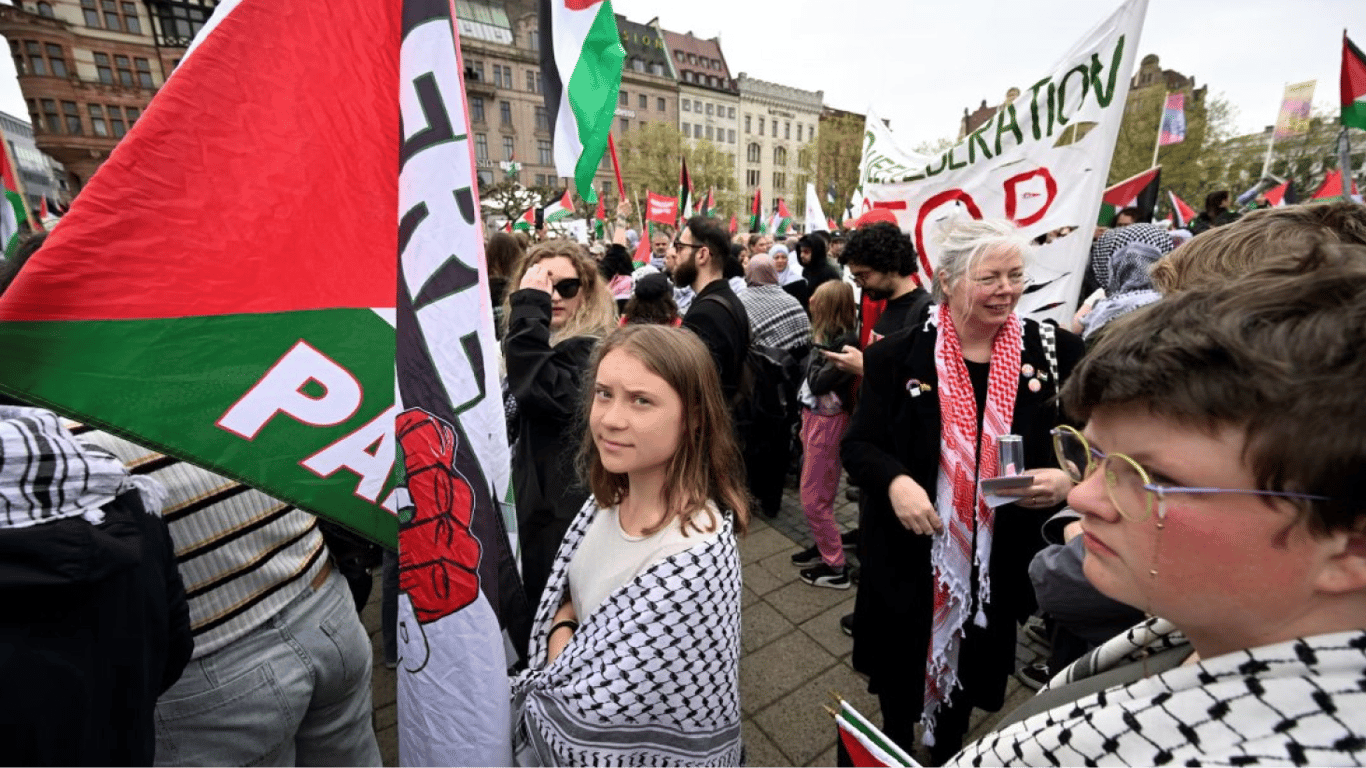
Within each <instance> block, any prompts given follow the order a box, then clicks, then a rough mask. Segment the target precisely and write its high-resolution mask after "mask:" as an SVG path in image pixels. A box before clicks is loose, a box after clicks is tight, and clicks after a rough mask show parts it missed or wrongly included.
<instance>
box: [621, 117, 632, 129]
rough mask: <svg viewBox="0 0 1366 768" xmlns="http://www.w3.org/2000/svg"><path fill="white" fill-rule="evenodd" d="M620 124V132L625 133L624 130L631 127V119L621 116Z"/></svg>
mask: <svg viewBox="0 0 1366 768" xmlns="http://www.w3.org/2000/svg"><path fill="white" fill-rule="evenodd" d="M620 125H621V132H622V133H626V131H628V130H629V129H630V128H631V121H630V120H627V119H626V118H624V117H623V118H621V121H620Z"/></svg>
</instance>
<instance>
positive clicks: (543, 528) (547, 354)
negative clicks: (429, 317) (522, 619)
mask: <svg viewBox="0 0 1366 768" xmlns="http://www.w3.org/2000/svg"><path fill="white" fill-rule="evenodd" d="M511 312H512V314H511V316H510V317H509V318H508V332H507V337H506V338H505V339H503V349H504V354H505V356H506V361H507V374H508V387H509V389H510V391H511V392H512V396H513V397H514V398H516V400H517V420H518V430H517V445H516V448H515V453H514V455H513V457H512V486H513V490H514V492H515V493H516V495H517V525H518V536H519V538H520V540H521V545H522V583H523V585H524V586H525V587H526V591H527V599H528V600H530V602H531V605H533V606H534V605H536V604H537V603H538V602H539V601H540V599H541V592H542V590H544V589H545V583H546V580H548V579H549V578H550V566H551V565H553V564H554V562H555V552H556V551H557V550H558V549H559V548H560V540H561V539H563V538H564V533H565V531H567V530H568V529H569V523H570V522H571V521H572V520H573V519H574V516H575V515H576V514H578V512H579V509H580V508H581V507H582V506H583V503H584V501H585V500H587V498H588V490H587V489H586V488H584V487H583V485H582V484H581V483H580V482H579V481H578V476H577V474H576V473H575V471H574V454H575V453H576V452H577V451H578V449H579V444H580V442H581V441H582V440H583V428H582V425H581V424H580V423H579V400H580V394H581V392H582V390H581V389H580V387H581V383H582V379H583V377H584V376H585V375H586V372H587V369H588V360H589V357H590V356H591V355H592V354H593V347H594V346H595V345H596V344H597V342H598V340H597V339H595V338H592V337H589V336H582V337H578V338H573V339H566V340H564V341H562V342H560V343H559V344H557V345H555V346H554V347H552V346H550V295H549V294H547V293H546V292H544V291H538V290H534V289H523V290H519V291H517V292H516V293H513V294H512V301H511Z"/></svg>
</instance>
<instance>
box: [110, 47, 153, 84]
mask: <svg viewBox="0 0 1366 768" xmlns="http://www.w3.org/2000/svg"><path fill="white" fill-rule="evenodd" d="M114 67H115V68H116V69H118V71H119V85H122V86H123V87H125V88H132V87H133V65H132V64H131V63H129V61H128V57H127V56H119V55H115V56H114ZM149 74H150V73H149Z"/></svg>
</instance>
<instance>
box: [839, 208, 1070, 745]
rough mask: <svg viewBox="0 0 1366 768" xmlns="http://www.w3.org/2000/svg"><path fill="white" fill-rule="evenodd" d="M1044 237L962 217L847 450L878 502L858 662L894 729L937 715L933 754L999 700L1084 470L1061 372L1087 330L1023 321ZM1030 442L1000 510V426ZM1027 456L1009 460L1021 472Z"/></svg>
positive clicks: (883, 353) (882, 365)
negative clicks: (1066, 422) (1070, 428)
mask: <svg viewBox="0 0 1366 768" xmlns="http://www.w3.org/2000/svg"><path fill="white" fill-rule="evenodd" d="M1032 248H1033V244H1032V242H1031V241H1030V240H1029V239H1028V238H1026V237H1025V236H1024V235H1022V234H1021V233H1020V232H1019V231H1018V230H1017V229H1016V227H1015V226H1014V225H1013V224H1011V223H1009V222H1006V221H990V220H987V221H970V220H965V221H960V222H957V223H955V224H953V225H951V226H950V228H949V230H948V231H947V232H946V233H945V235H944V238H943V242H942V244H941V245H940V254H941V255H940V259H939V264H938V267H937V269H936V272H935V274H934V284H933V289H934V290H933V293H934V296H935V299H936V300H937V301H938V303H939V305H938V306H937V307H933V308H931V309H930V311H929V315H928V318H927V319H926V321H925V322H924V323H922V324H917V325H915V326H913V327H911V328H908V329H906V330H903V331H900V332H898V333H896V334H893V335H891V336H889V337H887V338H886V339H883V340H882V341H880V342H878V343H877V344H874V345H871V346H870V347H869V348H868V350H867V351H866V352H865V353H864V371H865V374H864V375H865V378H864V383H863V389H862V392H861V393H860V396H859V401H858V405H857V407H856V408H855V411H854V415H853V418H852V421H851V423H850V425H849V428H848V431H847V432H846V434H845V438H844V441H843V443H842V445H841V458H842V460H843V463H844V467H845V469H846V470H848V472H849V476H850V479H851V481H852V482H854V483H857V484H858V485H859V486H860V487H861V488H862V489H863V492H864V496H865V499H866V502H865V507H864V510H863V514H862V518H861V527H862V531H863V534H862V542H863V543H862V552H861V554H860V559H861V562H862V567H863V572H862V576H861V580H860V583H859V591H858V596H857V598H856V600H855V604H854V625H853V630H854V657H853V663H854V668H855V669H857V670H858V671H860V672H863V673H864V674H866V675H868V676H869V685H868V688H869V691H870V692H872V693H875V694H877V695H878V698H879V702H880V705H881V709H882V716H883V721H884V724H885V729H886V732H887V735H888V736H889V737H891V738H892V739H893V740H894V741H896V742H897V743H898V744H900V745H901V746H902V747H903V748H905V749H907V750H909V749H911V748H912V745H913V742H914V726H915V725H916V723H917V722H920V723H922V724H923V725H924V726H925V730H924V733H925V739H924V741H925V744H926V746H929V747H930V755H931V758H932V760H933V761H934V762H936V763H938V762H942V761H943V760H944V759H945V758H947V757H949V756H951V755H953V754H954V753H955V752H957V751H958V746H959V745H960V743H961V741H962V737H963V734H964V733H965V732H966V730H967V725H968V716H969V714H971V711H972V708H973V707H979V708H981V709H987V710H997V709H1000V708H1001V706H1002V704H1003V703H1004V696H1005V686H1006V680H1007V679H1008V678H1009V677H1010V674H1011V673H1012V672H1013V671H1014V661H1015V654H1014V651H1015V623H1016V621H1022V620H1023V619H1024V618H1025V617H1027V616H1028V615H1029V614H1030V613H1032V612H1033V610H1034V596H1033V590H1032V589H1031V587H1030V583H1029V578H1028V574H1027V570H1028V565H1029V561H1030V558H1031V557H1032V556H1033V555H1034V553H1035V552H1036V551H1038V550H1039V549H1040V548H1042V546H1043V541H1042V538H1041V536H1040V533H1039V528H1040V525H1041V524H1042V523H1043V522H1044V520H1046V519H1047V517H1048V515H1049V513H1050V512H1051V511H1052V510H1054V509H1055V508H1056V507H1057V506H1058V505H1060V504H1061V503H1062V501H1063V499H1064V498H1065V496H1066V494H1067V491H1068V490H1069V489H1070V488H1071V482H1070V481H1069V480H1068V479H1067V477H1066V475H1064V473H1063V472H1062V471H1061V470H1059V469H1056V468H1052V469H1047V468H1043V467H1049V466H1055V465H1054V464H1053V463H1052V462H1051V461H1050V458H1051V455H1052V453H1051V450H1050V446H1051V441H1050V437H1049V430H1050V429H1052V428H1053V427H1054V426H1055V425H1056V424H1057V423H1058V419H1059V414H1058V410H1057V408H1056V406H1055V403H1054V398H1055V395H1056V392H1057V386H1058V379H1059V378H1065V377H1066V376H1067V375H1068V374H1069V373H1070V372H1071V369H1072V367H1073V365H1075V363H1076V361H1077V359H1078V358H1080V357H1081V354H1082V351H1083V345H1082V342H1081V340H1080V339H1079V338H1077V337H1076V336H1074V335H1072V334H1070V333H1067V332H1065V331H1060V330H1058V329H1057V328H1056V326H1054V325H1052V324H1046V325H1040V324H1039V323H1036V322H1034V321H1033V320H1028V319H1022V318H1020V316H1019V315H1017V314H1016V313H1015V305H1016V303H1017V302H1018V301H1019V299H1020V296H1021V295H1022V294H1023V292H1024V287H1025V283H1026V282H1027V278H1026V276H1025V266H1026V263H1025V259H1026V257H1027V255H1028V254H1029V253H1030V251H1031V250H1032ZM1006 434H1015V435H1019V436H1021V437H1022V439H1023V448H1024V462H1025V467H1026V468H1033V469H1024V471H1023V473H1025V474H1028V475H1031V476H1032V478H1031V479H1030V480H1029V481H1026V483H1027V484H1026V485H1024V486H1023V487H1019V488H1017V489H1015V490H1014V491H1011V492H1010V493H1009V495H1013V496H1018V497H1019V500H1018V501H1016V502H1015V503H1013V504H1008V505H1006V506H1001V507H998V508H996V509H991V508H989V507H988V506H987V505H986V503H985V501H984V500H983V499H982V497H981V495H980V494H979V492H978V481H979V480H982V479H986V478H993V477H996V476H997V475H998V474H999V473H998V471H997V439H998V438H999V437H1000V436H1002V435H1006ZM1021 469H1022V468H1020V467H1015V468H1013V469H1012V471H1013V472H1014V473H1015V474H1021Z"/></svg>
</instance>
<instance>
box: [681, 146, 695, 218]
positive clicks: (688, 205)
mask: <svg viewBox="0 0 1366 768" xmlns="http://www.w3.org/2000/svg"><path fill="white" fill-rule="evenodd" d="M681 160H682V161H683V167H682V168H681V169H680V170H679V171H678V216H679V218H681V219H690V218H692V177H691V176H689V175H688V158H686V157H684V158H681Z"/></svg>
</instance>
